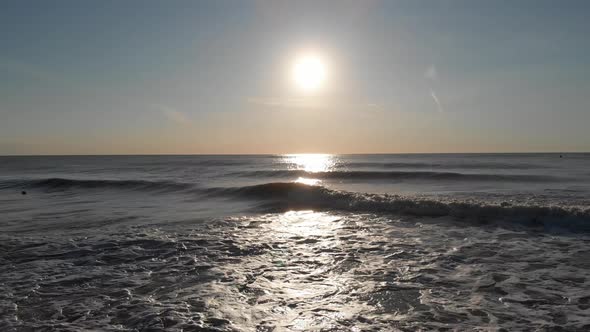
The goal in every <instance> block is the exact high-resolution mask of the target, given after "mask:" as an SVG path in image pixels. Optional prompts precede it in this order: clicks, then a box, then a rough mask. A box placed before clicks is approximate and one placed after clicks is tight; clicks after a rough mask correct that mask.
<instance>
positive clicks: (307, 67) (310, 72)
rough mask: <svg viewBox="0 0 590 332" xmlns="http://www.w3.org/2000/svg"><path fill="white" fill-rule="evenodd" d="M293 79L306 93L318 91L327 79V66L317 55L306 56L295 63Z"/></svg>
mask: <svg viewBox="0 0 590 332" xmlns="http://www.w3.org/2000/svg"><path fill="white" fill-rule="evenodd" d="M293 79H294V80H295V83H296V84H297V86H298V87H299V88H301V89H303V90H305V91H315V90H318V89H319V88H320V87H321V86H322V84H323V83H324V81H325V79H326V66H325V64H324V62H323V61H322V59H320V58H319V57H318V56H316V55H305V56H302V57H300V58H299V59H297V60H296V61H295V65H294V66H293Z"/></svg>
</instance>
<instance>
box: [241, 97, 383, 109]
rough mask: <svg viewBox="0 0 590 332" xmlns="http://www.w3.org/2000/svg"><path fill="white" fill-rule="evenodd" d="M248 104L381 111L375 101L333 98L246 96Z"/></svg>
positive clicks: (274, 106)
mask: <svg viewBox="0 0 590 332" xmlns="http://www.w3.org/2000/svg"><path fill="white" fill-rule="evenodd" d="M246 102H247V103H249V104H255V105H261V106H266V107H273V108H298V109H301V108H303V109H305V108H307V109H326V108H340V109H343V108H346V109H365V110H367V109H370V110H372V111H381V110H382V107H381V106H380V105H379V104H376V103H368V102H354V101H352V102H351V101H342V100H339V101H335V100H325V99H322V100H318V99H308V98H280V97H275V98H268V97H262V98H261V97H250V98H246Z"/></svg>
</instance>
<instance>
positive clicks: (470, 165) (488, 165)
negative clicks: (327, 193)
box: [340, 162, 547, 170]
mask: <svg viewBox="0 0 590 332" xmlns="http://www.w3.org/2000/svg"><path fill="white" fill-rule="evenodd" d="M340 166H341V167H351V168H359V167H372V168H385V169H387V168H394V169H395V168H415V169H432V168H439V169H444V168H447V169H448V168H451V169H525V170H528V169H535V168H537V169H538V168H547V166H543V165H537V164H524V163H521V164H509V163H498V162H449V163H446V162H445V163H440V162H433V163H426V162H350V163H345V164H342V165H340Z"/></svg>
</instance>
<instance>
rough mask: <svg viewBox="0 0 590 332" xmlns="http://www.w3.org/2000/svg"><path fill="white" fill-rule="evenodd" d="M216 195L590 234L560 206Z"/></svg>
mask: <svg viewBox="0 0 590 332" xmlns="http://www.w3.org/2000/svg"><path fill="white" fill-rule="evenodd" d="M207 192H208V193H209V194H211V195H223V196H233V197H237V198H242V199H249V200H256V201H259V202H260V203H261V204H260V205H258V208H261V209H264V210H265V211H267V212H283V211H289V210H306V209H310V210H341V211H350V212H359V213H396V214H402V215H411V216H424V217H443V216H450V217H456V218H469V219H474V220H477V221H492V220H511V221H519V222H525V223H528V224H532V225H537V226H538V225H544V226H552V225H553V226H555V225H557V224H556V222H557V223H559V224H561V225H557V226H559V227H566V228H570V229H571V228H573V229H575V230H580V229H582V230H584V231H590V209H581V208H569V207H567V208H566V207H560V206H538V205H512V204H509V203H500V204H490V203H485V202H479V203H472V202H461V201H441V200H434V199H422V198H414V197H405V196H399V195H383V194H367V193H353V192H346V191H337V190H331V189H327V188H325V187H322V186H309V185H305V184H301V183H293V182H274V183H266V184H260V185H254V186H246V187H238V188H213V189H208V190H207Z"/></svg>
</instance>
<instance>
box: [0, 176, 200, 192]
mask: <svg viewBox="0 0 590 332" xmlns="http://www.w3.org/2000/svg"><path fill="white" fill-rule="evenodd" d="M0 187H1V188H35V189H43V190H50V191H62V190H68V189H75V188H80V189H127V190H136V191H179V190H185V189H189V188H190V187H191V185H190V184H184V183H178V182H169V181H145V180H95V179H92V180H84V179H64V178H48V179H37V180H13V181H7V182H4V183H2V184H0Z"/></svg>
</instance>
